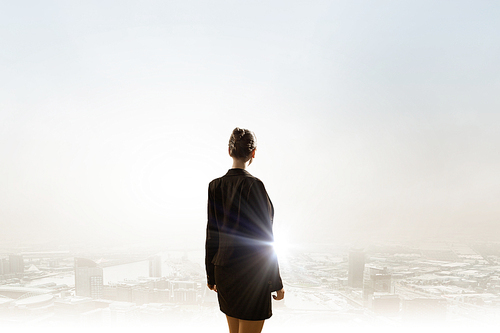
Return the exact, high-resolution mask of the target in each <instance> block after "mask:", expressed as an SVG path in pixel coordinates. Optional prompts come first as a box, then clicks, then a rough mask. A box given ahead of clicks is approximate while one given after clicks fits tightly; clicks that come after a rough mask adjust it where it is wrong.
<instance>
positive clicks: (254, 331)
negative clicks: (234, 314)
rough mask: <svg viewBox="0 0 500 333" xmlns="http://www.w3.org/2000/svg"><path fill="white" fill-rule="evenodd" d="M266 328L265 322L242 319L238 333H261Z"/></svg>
mask: <svg viewBox="0 0 500 333" xmlns="http://www.w3.org/2000/svg"><path fill="white" fill-rule="evenodd" d="M262 327H264V320H242V319H240V322H239V328H240V330H239V331H238V333H260V332H261V331H262Z"/></svg>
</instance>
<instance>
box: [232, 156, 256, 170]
mask: <svg viewBox="0 0 500 333" xmlns="http://www.w3.org/2000/svg"><path fill="white" fill-rule="evenodd" d="M251 160H252V159H250V160H248V161H246V162H243V161H242V160H240V159H237V158H233V169H243V170H245V169H246V168H247V166H248V165H250V163H249V162H250V161H251Z"/></svg>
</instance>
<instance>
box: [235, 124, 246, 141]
mask: <svg viewBox="0 0 500 333" xmlns="http://www.w3.org/2000/svg"><path fill="white" fill-rule="evenodd" d="M233 135H234V137H235V139H236V140H240V139H241V138H242V137H243V136H244V135H245V130H244V129H242V128H239V127H236V128H235V129H234V130H233Z"/></svg>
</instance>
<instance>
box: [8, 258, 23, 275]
mask: <svg viewBox="0 0 500 333" xmlns="http://www.w3.org/2000/svg"><path fill="white" fill-rule="evenodd" d="M9 270H10V273H11V274H23V273H24V259H23V256H20V255H14V254H11V255H9Z"/></svg>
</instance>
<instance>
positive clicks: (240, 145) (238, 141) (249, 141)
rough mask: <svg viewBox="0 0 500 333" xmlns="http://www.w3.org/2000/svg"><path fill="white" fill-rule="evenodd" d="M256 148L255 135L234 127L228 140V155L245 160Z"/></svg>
mask: <svg viewBox="0 0 500 333" xmlns="http://www.w3.org/2000/svg"><path fill="white" fill-rule="evenodd" d="M255 148H257V139H256V138H255V134H254V133H253V132H252V131H250V130H247V129H243V128H239V127H236V128H235V129H234V130H233V133H232V134H231V137H230V138H229V155H231V157H235V158H240V159H244V160H247V158H248V156H249V155H250V153H251V152H252V151H253V150H254V149H255Z"/></svg>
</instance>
